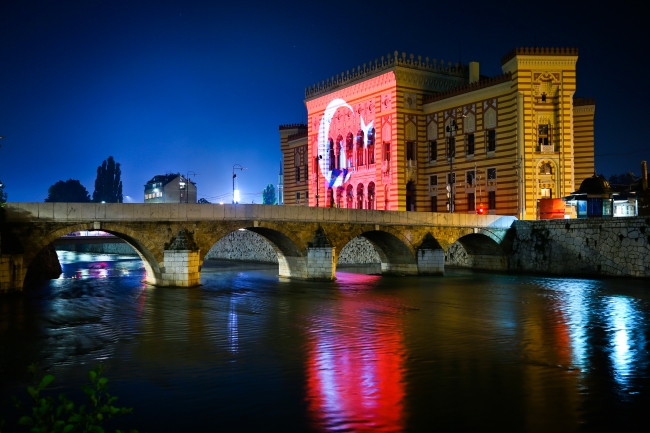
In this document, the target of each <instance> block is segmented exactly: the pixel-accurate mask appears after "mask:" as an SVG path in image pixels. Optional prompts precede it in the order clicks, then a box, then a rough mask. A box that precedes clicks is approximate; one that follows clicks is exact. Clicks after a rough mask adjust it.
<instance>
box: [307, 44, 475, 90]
mask: <svg viewBox="0 0 650 433" xmlns="http://www.w3.org/2000/svg"><path fill="white" fill-rule="evenodd" d="M398 66H401V67H404V68H408V69H413V70H420V71H425V72H429V73H431V72H434V73H436V74H440V75H447V76H450V77H458V78H464V79H467V77H468V76H469V68H468V66H466V65H462V64H458V63H456V64H455V65H453V66H452V63H451V62H447V63H446V64H445V62H444V60H443V61H441V62H440V64H438V62H437V60H436V59H433V62H431V63H430V62H429V58H428V57H425V58H424V61H423V60H422V56H418V57H417V60H416V59H415V56H414V55H413V54H411V55H410V56H409V58H407V57H406V53H402V56H401V57H399V53H398V52H397V51H395V53H394V54H393V55H392V56H391V54H390V53H389V54H388V56H386V57H384V56H382V57H381V59H375V61H374V62H369V63H364V64H363V67H362V66H361V65H359V66H358V67H357V68H352V73H350V71H349V70H348V71H346V72H345V73H343V72H341V74H336V77H331V78H328V79H326V80H323V81H321V82H319V83H316V84H314V85H312V86H309V87H307V88H306V89H305V102H307V101H309V100H311V99H312V98H317V97H319V96H323V95H325V94H328V93H330V92H332V91H335V90H337V89H340V88H342V87H346V86H349V85H350V84H353V83H357V82H359V81H362V80H366V79H368V78H373V77H376V76H377V75H380V74H382V73H385V72H387V71H390V70H393V71H394V70H395V68H396V67H398Z"/></svg>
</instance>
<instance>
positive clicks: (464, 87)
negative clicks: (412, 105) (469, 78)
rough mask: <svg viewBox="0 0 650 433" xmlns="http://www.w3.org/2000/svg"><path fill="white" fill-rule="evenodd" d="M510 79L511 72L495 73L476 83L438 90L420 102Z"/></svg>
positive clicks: (433, 100)
mask: <svg viewBox="0 0 650 433" xmlns="http://www.w3.org/2000/svg"><path fill="white" fill-rule="evenodd" d="M510 80H512V74H511V73H510V72H508V73H506V74H502V75H497V76H495V77H490V78H485V79H482V80H479V81H477V82H476V83H471V84H465V85H462V86H457V87H454V88H453V89H451V90H448V91H446V92H440V93H436V94H434V95H427V96H425V97H424V98H423V100H422V104H428V103H430V102H436V101H440V100H442V99H447V98H451V97H453V96H458V95H462V94H463V93H469V92H473V91H475V90H479V89H484V88H486V87H491V86H495V85H497V84H501V83H505V82H507V81H510Z"/></svg>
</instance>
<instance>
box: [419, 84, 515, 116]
mask: <svg viewBox="0 0 650 433" xmlns="http://www.w3.org/2000/svg"><path fill="white" fill-rule="evenodd" d="M511 89H512V82H511V81H510V80H508V81H504V82H501V83H499V84H494V85H492V86H490V87H483V88H479V89H477V90H473V91H469V92H465V93H461V94H459V95H456V96H450V97H447V98H444V99H440V100H434V101H432V102H427V103H424V104H423V105H422V110H423V111H424V112H425V113H427V114H428V113H431V112H434V111H438V110H447V109H449V108H453V107H459V106H461V105H466V104H469V103H474V102H478V101H481V100H483V99H489V98H494V97H495V96H497V95H501V94H504V93H507V92H509V91H510V90H511Z"/></svg>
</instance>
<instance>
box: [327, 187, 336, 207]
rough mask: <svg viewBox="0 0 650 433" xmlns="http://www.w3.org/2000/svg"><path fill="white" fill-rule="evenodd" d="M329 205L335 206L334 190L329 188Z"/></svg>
mask: <svg viewBox="0 0 650 433" xmlns="http://www.w3.org/2000/svg"><path fill="white" fill-rule="evenodd" d="M326 203H327V207H334V190H333V189H332V188H327V202H326Z"/></svg>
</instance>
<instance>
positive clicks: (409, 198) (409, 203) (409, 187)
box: [406, 181, 415, 212]
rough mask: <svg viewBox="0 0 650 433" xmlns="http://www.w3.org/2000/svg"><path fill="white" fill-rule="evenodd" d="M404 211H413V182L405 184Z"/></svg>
mask: <svg viewBox="0 0 650 433" xmlns="http://www.w3.org/2000/svg"><path fill="white" fill-rule="evenodd" d="M406 210H407V211H410V212H413V211H415V183H414V182H413V181H411V182H409V183H407V184H406Z"/></svg>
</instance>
